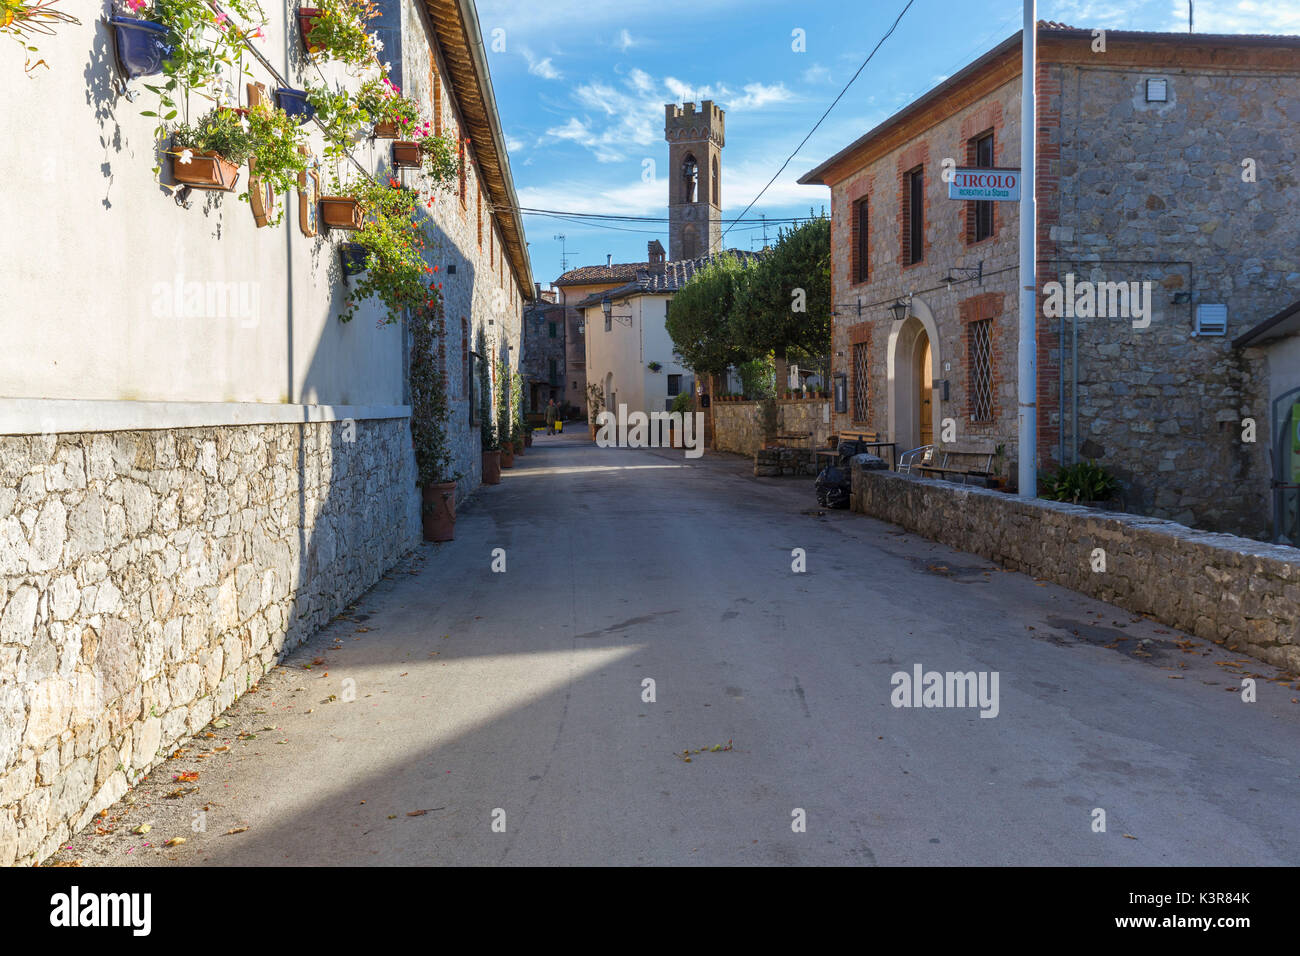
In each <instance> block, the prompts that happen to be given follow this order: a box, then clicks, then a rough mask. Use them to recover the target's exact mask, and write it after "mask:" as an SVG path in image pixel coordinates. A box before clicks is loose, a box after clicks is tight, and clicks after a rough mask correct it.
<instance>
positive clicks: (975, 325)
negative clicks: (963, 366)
mask: <svg viewBox="0 0 1300 956" xmlns="http://www.w3.org/2000/svg"><path fill="white" fill-rule="evenodd" d="M966 336H967V339H966V348H967V363H968V364H967V367H968V368H969V369H970V418H971V421H973V422H991V421H993V320H992V319H980V320H979V321H978V322H972V323H970V325H968V326H967V327H966Z"/></svg>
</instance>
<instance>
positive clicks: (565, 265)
mask: <svg viewBox="0 0 1300 956" xmlns="http://www.w3.org/2000/svg"><path fill="white" fill-rule="evenodd" d="M552 238H554V239H555V240H556V241H557V242H559V244H560V274H561V275H563V274H564V273H566V272H568V271H569V254H568V252H566V251H565V248H564V240H565V239H567V238H568V237H567V236H565V234H564V233H562V232H561V233H557V234H556V235H555V236H553V237H552Z"/></svg>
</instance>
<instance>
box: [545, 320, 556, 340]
mask: <svg viewBox="0 0 1300 956" xmlns="http://www.w3.org/2000/svg"><path fill="white" fill-rule="evenodd" d="M546 333H547V335H549V336H550V337H551V338H555V323H554V322H548V323H547V325H546Z"/></svg>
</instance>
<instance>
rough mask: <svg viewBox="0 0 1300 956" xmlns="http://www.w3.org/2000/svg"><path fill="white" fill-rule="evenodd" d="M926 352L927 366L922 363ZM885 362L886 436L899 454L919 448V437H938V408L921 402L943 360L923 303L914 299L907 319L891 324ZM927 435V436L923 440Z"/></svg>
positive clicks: (936, 375)
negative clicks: (924, 425) (887, 398)
mask: <svg viewBox="0 0 1300 956" xmlns="http://www.w3.org/2000/svg"><path fill="white" fill-rule="evenodd" d="M927 352H928V353H929V360H928V362H926V361H925V358H926V353H927ZM887 361H888V369H887V373H888V379H889V407H888V423H889V435H890V440H891V441H894V442H897V443H898V453H899V454H902V453H903V452H905V451H907V450H908V449H910V448H916V447H917V446H919V445H920V444H921V440H922V437H929V438H931V440H932V439H933V436H935V435H938V434H939V422H940V417H941V410H940V406H939V405H938V403H935V402H929V403H926V402H924V401H923V396H922V391H923V389H924V388H926V387H927V386H929V385H930V384H931V383H932V382H933V381H934V380H935V379H938V378H940V377H941V375H940V372H939V369H941V368H942V367H943V356H942V355H941V349H940V344H939V329H938V326H937V325H936V324H935V321H934V314H933V313H932V312H931V311H930V307H929V306H928V305H926V304H925V302H924V301H923V300H922V299H920V298H918V297H916V296H913V297H912V300H911V304H910V307H909V309H908V315H907V318H905V319H904V320H903V321H902V322H895V323H894V328H893V329H892V330H891V331H890V333H889V346H888V360H887ZM926 365H928V368H927V367H924V366H926ZM930 397H932V396H930ZM927 404H928V406H929V407H928V408H927V407H926V406H927ZM927 413H928V418H929V422H928V424H929V428H928V429H927V428H923V422H922V417H923V416H926V415H927ZM927 431H928V432H929V435H928V436H925V435H924V433H925V432H927Z"/></svg>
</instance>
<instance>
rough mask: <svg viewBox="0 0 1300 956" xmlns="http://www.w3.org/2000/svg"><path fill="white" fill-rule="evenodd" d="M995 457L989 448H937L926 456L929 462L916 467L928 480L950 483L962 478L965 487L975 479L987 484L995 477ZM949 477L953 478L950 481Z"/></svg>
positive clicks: (949, 446)
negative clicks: (941, 480) (940, 480)
mask: <svg viewBox="0 0 1300 956" xmlns="http://www.w3.org/2000/svg"><path fill="white" fill-rule="evenodd" d="M993 456H994V452H992V451H989V450H988V449H987V448H981V447H975V446H962V445H948V446H945V447H943V448H936V449H935V450H934V453H933V454H932V455H927V456H926V457H927V458H928V459H929V460H928V461H922V462H920V463H918V464H916V465H915V466H914V467H915V469H916V470H917V471H919V472H920V473H921V474H922V475H923V476H924V477H926V478H941V479H943V480H945V481H948V480H957V479H958V477H960V481H961V483H962V484H963V485H964V484H966V483H967V482H969V481H970V480H971V479H972V478H974V479H979V480H980V481H983V482H984V483H985V484H987V483H988V480H989V479H990V478H992V477H993ZM936 462H937V463H936ZM949 475H952V476H953V477H952V478H951V479H950V478H949V477H948V476H949Z"/></svg>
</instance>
